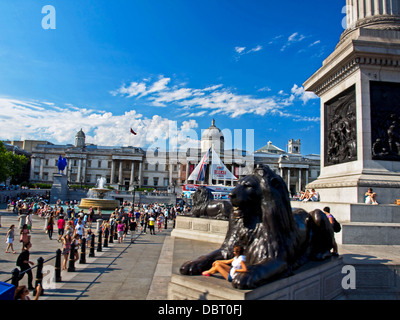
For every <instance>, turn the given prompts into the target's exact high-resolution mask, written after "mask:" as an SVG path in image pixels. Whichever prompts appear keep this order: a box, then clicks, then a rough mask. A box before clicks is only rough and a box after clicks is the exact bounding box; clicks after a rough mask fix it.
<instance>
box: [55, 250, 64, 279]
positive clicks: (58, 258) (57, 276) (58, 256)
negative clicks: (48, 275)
mask: <svg viewBox="0 0 400 320" xmlns="http://www.w3.org/2000/svg"><path fill="white" fill-rule="evenodd" d="M54 269H55V280H56V282H62V279H61V249H58V250H57V251H56V265H55V267H54Z"/></svg>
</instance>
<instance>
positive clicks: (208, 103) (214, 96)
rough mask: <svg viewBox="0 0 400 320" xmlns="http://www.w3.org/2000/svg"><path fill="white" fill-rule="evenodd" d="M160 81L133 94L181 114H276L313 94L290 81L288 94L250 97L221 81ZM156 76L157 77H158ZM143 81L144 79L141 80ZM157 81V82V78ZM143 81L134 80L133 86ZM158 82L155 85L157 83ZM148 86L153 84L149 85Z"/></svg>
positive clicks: (121, 92)
mask: <svg viewBox="0 0 400 320" xmlns="http://www.w3.org/2000/svg"><path fill="white" fill-rule="evenodd" d="M160 79H161V80H163V81H164V82H163V85H162V86H159V88H161V89H158V90H153V91H152V92H150V90H146V91H145V92H146V93H145V94H144V95H143V94H142V95H137V96H136V97H135V98H136V99H140V98H143V97H144V98H145V99H146V100H147V101H148V103H149V104H151V105H152V106H163V107H166V106H168V105H170V106H171V107H173V106H174V107H177V108H178V110H179V109H180V112H181V114H180V115H181V117H201V116H204V115H206V114H208V115H210V116H212V115H216V114H222V115H227V116H229V117H231V118H237V117H240V116H242V115H244V114H255V115H259V116H264V115H266V114H275V115H276V114H279V113H280V112H283V109H284V108H286V107H287V106H290V105H292V104H293V103H294V101H296V100H300V101H302V102H303V104H305V103H307V102H308V101H309V100H311V99H314V98H315V95H314V94H312V93H309V92H305V91H304V88H303V87H298V86H297V85H294V87H293V88H292V90H291V94H287V93H285V92H284V91H283V90H281V91H279V94H278V96H270V97H263V98H259V97H254V96H251V95H241V94H237V93H235V92H233V91H232V90H231V89H228V88H224V87H223V85H221V84H219V85H213V86H209V87H207V88H205V89H194V88H187V87H180V86H177V85H175V86H170V87H168V86H167V84H170V81H169V80H170V78H164V77H163V76H161V77H160ZM161 80H159V81H161ZM167 80H168V81H167ZM143 81H144V80H143ZM159 81H158V82H159ZM139 84H144V83H143V82H141V83H137V82H135V86H138V85H139ZM157 86H158V85H157ZM151 87H155V85H152V86H151ZM262 89H263V90H262V91H268V90H270V89H269V88H262ZM115 92H119V94H120V95H122V96H127V97H131V95H130V94H129V92H127V90H125V88H124V87H122V88H120V89H118V90H116V91H115Z"/></svg>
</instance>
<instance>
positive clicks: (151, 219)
mask: <svg viewBox="0 0 400 320" xmlns="http://www.w3.org/2000/svg"><path fill="white" fill-rule="evenodd" d="M155 220H156V219H154V216H153V215H151V216H150V218H149V230H150V234H153V235H155V234H156V233H155V231H154V224H155Z"/></svg>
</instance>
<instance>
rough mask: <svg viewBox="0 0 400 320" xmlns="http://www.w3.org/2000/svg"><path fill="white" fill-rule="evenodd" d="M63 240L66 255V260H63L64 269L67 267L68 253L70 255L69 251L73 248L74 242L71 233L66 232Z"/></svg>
mask: <svg viewBox="0 0 400 320" xmlns="http://www.w3.org/2000/svg"><path fill="white" fill-rule="evenodd" d="M62 241H63V250H62V254H63V256H64V261H63V267H62V269H63V270H66V269H67V261H68V255H69V251H70V250H71V243H72V237H71V233H69V232H68V233H66V234H65V236H64V237H63V238H62Z"/></svg>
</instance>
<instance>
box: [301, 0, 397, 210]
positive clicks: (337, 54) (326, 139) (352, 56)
mask: <svg viewBox="0 0 400 320" xmlns="http://www.w3.org/2000/svg"><path fill="white" fill-rule="evenodd" d="M304 87H305V89H306V90H307V91H312V92H314V93H315V94H317V95H318V96H319V97H320V98H321V175H320V177H319V178H318V180H316V181H314V182H313V183H311V184H310V185H309V186H308V188H315V189H318V191H319V192H320V195H321V200H322V201H324V199H325V201H332V202H346V203H364V194H365V192H366V191H367V189H368V187H372V188H373V189H374V191H376V192H377V194H378V199H379V200H378V202H379V203H381V204H383V203H385V204H389V203H390V204H393V203H394V202H395V200H396V199H400V0H347V29H346V30H345V31H344V32H343V34H342V35H341V38H340V41H339V43H338V45H337V46H336V49H335V51H334V52H333V53H332V54H331V55H330V56H329V57H328V58H327V59H326V60H325V61H324V62H323V65H322V67H321V68H320V69H319V70H318V71H317V72H316V73H315V74H314V75H313V76H312V77H311V78H309V79H308V80H307V81H306V82H305V83H304Z"/></svg>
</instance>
